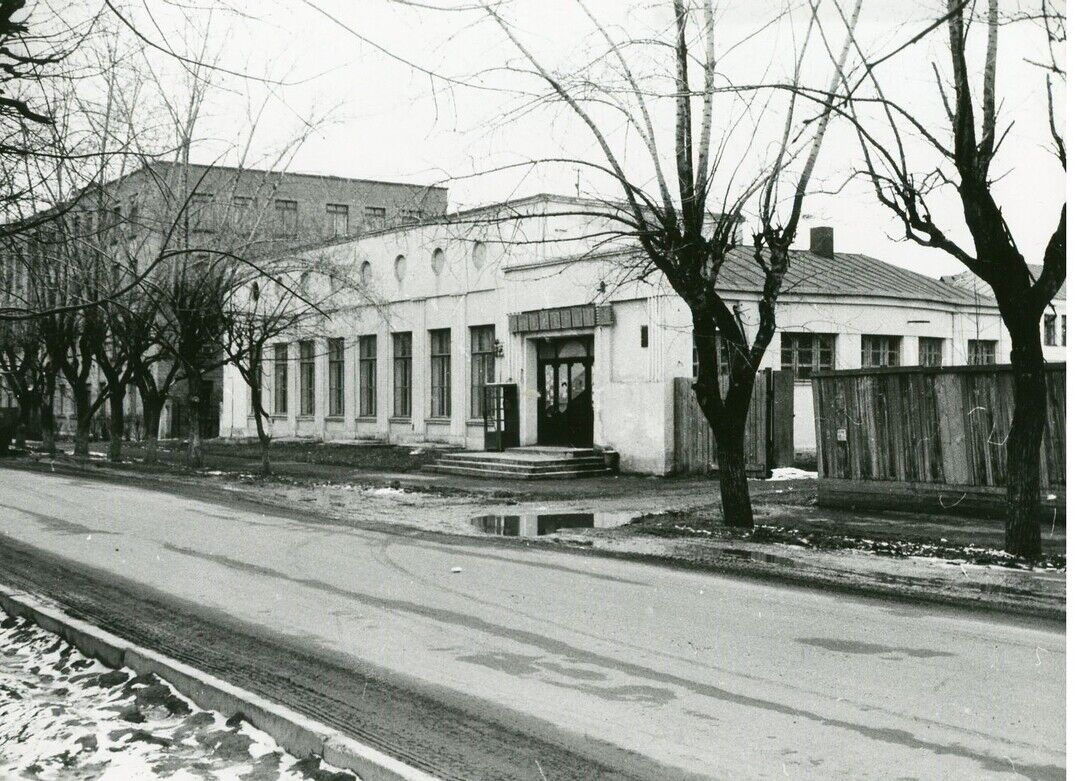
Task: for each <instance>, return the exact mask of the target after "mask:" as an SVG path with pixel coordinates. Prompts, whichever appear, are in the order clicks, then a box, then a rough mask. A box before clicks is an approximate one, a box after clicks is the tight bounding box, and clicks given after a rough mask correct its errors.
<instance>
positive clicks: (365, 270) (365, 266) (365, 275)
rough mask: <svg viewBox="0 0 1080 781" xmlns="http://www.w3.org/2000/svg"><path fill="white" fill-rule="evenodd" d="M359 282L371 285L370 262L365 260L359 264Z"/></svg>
mask: <svg viewBox="0 0 1080 781" xmlns="http://www.w3.org/2000/svg"><path fill="white" fill-rule="evenodd" d="M360 282H361V283H363V284H365V285H370V284H371V261H370V260H365V261H364V262H363V263H361V264H360Z"/></svg>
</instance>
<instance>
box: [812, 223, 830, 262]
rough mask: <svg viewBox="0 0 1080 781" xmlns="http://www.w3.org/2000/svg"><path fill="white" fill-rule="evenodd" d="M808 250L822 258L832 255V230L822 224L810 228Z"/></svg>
mask: <svg viewBox="0 0 1080 781" xmlns="http://www.w3.org/2000/svg"><path fill="white" fill-rule="evenodd" d="M810 251H811V252H813V253H814V254H815V255H819V256H821V257H823V258H831V257H832V256H833V230H832V228H829V227H825V226H822V227H820V228H811V229H810Z"/></svg>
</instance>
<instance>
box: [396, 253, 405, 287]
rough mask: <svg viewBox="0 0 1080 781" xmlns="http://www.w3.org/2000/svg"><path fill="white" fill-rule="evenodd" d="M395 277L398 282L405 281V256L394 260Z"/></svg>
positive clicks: (399, 256)
mask: <svg viewBox="0 0 1080 781" xmlns="http://www.w3.org/2000/svg"><path fill="white" fill-rule="evenodd" d="M394 276H395V277H397V280H398V282H404V281H405V256H404V255H398V256H397V257H396V258H394Z"/></svg>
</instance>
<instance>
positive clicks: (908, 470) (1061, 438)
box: [812, 364, 1065, 509]
mask: <svg viewBox="0 0 1080 781" xmlns="http://www.w3.org/2000/svg"><path fill="white" fill-rule="evenodd" d="M812 380H813V395H814V417H815V422H816V428H817V444H818V476H819V478H820V480H821V485H820V486H819V497H818V498H819V501H822V499H823V497H824V499H825V503H831V504H835V503H836V502H832V501H830V497H829V494H830V493H841V494H842V493H844V492H847V494H850V495H851V496H856V495H858V494H860V493H862V494H869V493H874V492H877V493H879V494H888V493H892V494H895V495H897V496H901V497H902V496H904V495H905V494H908V493H911V492H915V493H918V492H919V491H922V492H923V493H929V494H934V491H935V488H940V489H956V490H955V491H954V494H955V495H957V496H960V497H961V498H963V497H967V496H969V495H972V494H975V495H978V494H983V495H987V496H990V495H994V496H996V497H997V498H996V500H995V501H997V502H1000V496H1001V494H1002V492H1003V486H1004V484H1005V443H1006V441H1007V438H1008V432H1009V423H1010V421H1011V419H1012V412H1013V407H1014V395H1013V376H1012V367H1011V366H1008V365H993V366H947V367H940V368H929V367H918V366H904V367H895V368H887V369H857V370H846V371H829V372H821V373H819V374H817V375H815V376H814V377H813V378H812ZM1047 388H1048V393H1047V423H1046V431H1045V432H1044V437H1043V450H1042V459H1041V463H1040V471H1041V476H1042V485H1043V487H1044V489H1046V491H1047V492H1048V494H1050V495H1051V496H1052V497H1053V498H1054V499H1057V498H1058V496H1057V495H1058V494H1060V495H1061V497H1060V498H1061V501H1062V503H1063V501H1064V487H1065V365H1064V364H1050V365H1048V366H1047ZM904 486H907V487H909V488H911V491H908V490H905V489H904V488H903V487H904ZM942 495H943V494H941V492H940V491H938V493H937V496H938V497H939V499H940V497H941V496H942ZM849 498H850V496H849ZM844 503H850V502H844ZM856 504H857V502H856ZM877 504H879V505H880V503H877ZM901 504H902V503H901ZM968 504H969V505H971V504H977V503H972V502H969V503H968ZM991 504H992V503H991ZM972 509H974V508H972Z"/></svg>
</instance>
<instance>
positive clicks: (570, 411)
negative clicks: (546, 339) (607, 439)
mask: <svg viewBox="0 0 1080 781" xmlns="http://www.w3.org/2000/svg"><path fill="white" fill-rule="evenodd" d="M551 342H553V343H554V344H548V345H545V347H546V349H543V350H541V351H540V353H539V356H540V357H539V358H538V360H539V367H538V368H539V373H538V385H539V386H540V387H539V398H538V399H537V418H538V419H537V441H538V443H539V444H541V445H563V446H568V447H592V445H593V398H592V369H593V359H592V355H591V353H592V349H591V348H592V344H591V342H592V340H591V339H589V340H588V341H587V342H586V340H585V339H560V340H551Z"/></svg>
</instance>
